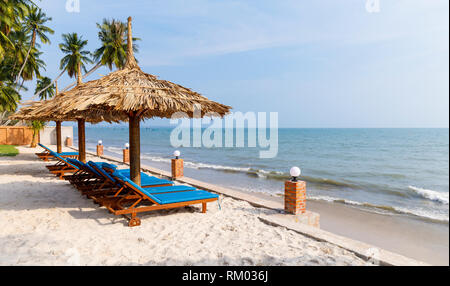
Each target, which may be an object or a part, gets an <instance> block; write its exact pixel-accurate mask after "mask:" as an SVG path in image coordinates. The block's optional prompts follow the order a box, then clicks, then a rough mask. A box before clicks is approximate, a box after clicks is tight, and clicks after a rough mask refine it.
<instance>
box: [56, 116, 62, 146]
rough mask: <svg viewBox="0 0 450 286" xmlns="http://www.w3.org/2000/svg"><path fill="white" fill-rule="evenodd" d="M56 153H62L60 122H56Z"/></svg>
mask: <svg viewBox="0 0 450 286" xmlns="http://www.w3.org/2000/svg"><path fill="white" fill-rule="evenodd" d="M56 153H62V138H61V121H56Z"/></svg>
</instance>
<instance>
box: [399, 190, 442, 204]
mask: <svg viewBox="0 0 450 286" xmlns="http://www.w3.org/2000/svg"><path fill="white" fill-rule="evenodd" d="M408 188H409V189H410V190H413V191H414V192H415V193H416V194H418V195H419V196H421V197H422V198H425V199H427V200H430V201H434V202H439V203H441V204H444V205H448V193H441V192H437V191H433V190H427V189H422V188H418V187H414V186H409V187H408Z"/></svg>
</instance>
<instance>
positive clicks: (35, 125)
mask: <svg viewBox="0 0 450 286" xmlns="http://www.w3.org/2000/svg"><path fill="white" fill-rule="evenodd" d="M45 125H46V123H45V122H43V121H38V120H33V121H31V122H30V123H29V126H30V127H31V129H32V130H33V139H32V140H31V145H30V147H31V148H36V146H37V143H38V142H37V141H38V140H37V139H38V136H37V135H38V134H39V131H41V130H42V129H44V127H45Z"/></svg>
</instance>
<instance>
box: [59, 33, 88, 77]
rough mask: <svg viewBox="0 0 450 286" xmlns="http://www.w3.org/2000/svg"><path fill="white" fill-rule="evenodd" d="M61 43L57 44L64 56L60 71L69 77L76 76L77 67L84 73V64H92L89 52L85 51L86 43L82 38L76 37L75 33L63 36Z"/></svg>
mask: <svg viewBox="0 0 450 286" xmlns="http://www.w3.org/2000/svg"><path fill="white" fill-rule="evenodd" d="M62 37H63V43H61V44H59V48H60V49H61V51H62V52H63V53H65V54H66V56H64V57H63V58H62V59H61V64H60V69H61V70H67V74H68V75H69V76H70V77H74V76H76V75H77V74H78V68H79V66H80V67H81V69H82V70H83V71H84V72H86V71H87V69H86V64H87V63H90V64H91V63H93V61H92V60H91V59H90V57H89V56H90V54H91V53H90V52H89V51H86V50H85V47H86V45H87V43H88V41H87V40H83V38H82V37H78V34H77V33H70V34H63V35H62Z"/></svg>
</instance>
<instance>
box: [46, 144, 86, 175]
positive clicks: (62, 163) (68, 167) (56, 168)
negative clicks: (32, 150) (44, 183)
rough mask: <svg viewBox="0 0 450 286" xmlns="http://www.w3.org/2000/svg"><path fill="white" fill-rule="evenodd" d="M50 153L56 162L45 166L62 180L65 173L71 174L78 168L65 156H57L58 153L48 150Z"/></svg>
mask: <svg viewBox="0 0 450 286" xmlns="http://www.w3.org/2000/svg"><path fill="white" fill-rule="evenodd" d="M50 154H52V155H53V156H54V157H55V158H56V159H57V160H58V162H57V163H56V164H55V165H47V166H46V167H47V169H48V170H49V171H50V173H52V174H55V175H56V176H58V177H59V179H60V180H63V179H64V176H65V175H66V174H73V173H76V172H78V171H79V170H80V169H79V168H78V167H77V166H76V165H74V164H73V163H70V162H69V161H67V159H66V158H63V157H61V156H59V155H58V153H56V152H53V151H50Z"/></svg>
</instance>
